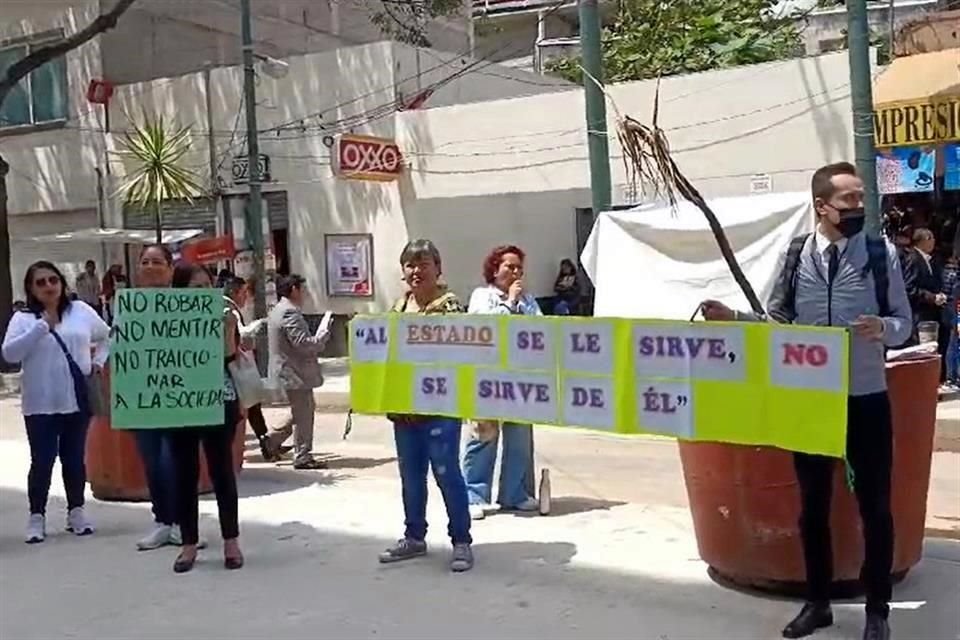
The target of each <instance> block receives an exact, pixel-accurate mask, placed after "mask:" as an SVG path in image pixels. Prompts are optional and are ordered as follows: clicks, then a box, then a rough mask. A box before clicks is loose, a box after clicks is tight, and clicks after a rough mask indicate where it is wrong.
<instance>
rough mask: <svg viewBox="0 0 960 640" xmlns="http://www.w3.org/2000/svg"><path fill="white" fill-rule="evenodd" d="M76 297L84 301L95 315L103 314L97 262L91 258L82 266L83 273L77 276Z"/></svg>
mask: <svg viewBox="0 0 960 640" xmlns="http://www.w3.org/2000/svg"><path fill="white" fill-rule="evenodd" d="M76 289H77V297H78V298H79V299H80V300H82V301H83V302H86V303H87V305H88V306H90V307H91V308H92V309H93V310H94V311H96V312H97V315H103V304H102V302H101V297H100V296H101V286H100V276H99V275H97V263H96V262H94V261H93V260H87V263H86V264H85V265H84V266H83V273H81V274H80V275H79V276H78V277H77V286H76Z"/></svg>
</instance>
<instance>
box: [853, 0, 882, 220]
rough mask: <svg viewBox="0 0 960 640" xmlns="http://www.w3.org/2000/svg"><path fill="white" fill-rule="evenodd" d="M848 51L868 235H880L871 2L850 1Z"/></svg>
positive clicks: (854, 135)
mask: <svg viewBox="0 0 960 640" xmlns="http://www.w3.org/2000/svg"><path fill="white" fill-rule="evenodd" d="M847 48H848V50H849V51H848V53H849V56H850V95H851V97H852V100H853V141H854V151H855V157H856V160H857V173H859V174H860V178H861V179H862V180H863V185H864V189H865V192H866V193H865V195H864V203H863V204H864V208H865V209H866V212H867V224H866V227H867V232H868V233H870V234H871V235H878V234H880V232H881V224H880V196H879V194H878V189H877V151H876V148H875V147H874V144H873V86H872V82H873V78H872V77H871V74H870V26H869V24H868V23H867V0H847Z"/></svg>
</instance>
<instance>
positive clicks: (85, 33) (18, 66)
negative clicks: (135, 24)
mask: <svg viewBox="0 0 960 640" xmlns="http://www.w3.org/2000/svg"><path fill="white" fill-rule="evenodd" d="M136 1H137V0H117V4H115V5H114V6H113V9H111V10H110V11H108V12H107V13H104V14H101V15H99V16H97V17H96V19H95V20H94V21H93V22H91V23H90V24H88V25H87V26H86V27H84V28H83V29H81V30H80V31H77V32H76V33H74V34H73V35H72V36H70V37H69V38H65V39H63V40H61V41H59V42H57V43H55V44H51V45H49V46H46V47H40V48H39V49H36V50H34V51H32V52H30V55H28V56H26V57H24V58H23V59H21V60H18V61H17V62H15V63H14V64H13V65H12V66H10V67H8V68H7V73H6V75H4V77H3V78H2V79H0V105H2V104H3V101H4V100H5V99H6V97H7V94H8V93H10V91H11V90H12V89H13V88H14V87H15V86H17V83H18V82H20V80H22V79H23V78H25V77H27V76H28V75H29V74H30V72H31V71H33V70H35V69H38V68H40V67H41V66H43V65H44V64H46V63H47V62H50V61H51V60H53V59H54V58H59V57H60V56H62V55H63V54H65V53H67V52H68V51H72V50H74V49H76V48H77V47H79V46H80V45H83V44H86V43H87V42H89V41H90V40H93V38H95V37H96V36H97V35H99V34H101V33H103V32H104V31H109V30H110V29H113V28H114V27H115V26H117V20H118V19H119V18H120V16H121V15H123V13H124V12H125V11H126V10H127V9H129V8H130V5H132V4H133V3H134V2H136Z"/></svg>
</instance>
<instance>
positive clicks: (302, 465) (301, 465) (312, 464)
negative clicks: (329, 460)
mask: <svg viewBox="0 0 960 640" xmlns="http://www.w3.org/2000/svg"><path fill="white" fill-rule="evenodd" d="M293 468H294V469H298V470H302V471H314V470H318V469H326V468H327V464H326V463H325V462H323V461H321V460H317V459H316V458H308V459H306V460H304V461H302V462H294V463H293Z"/></svg>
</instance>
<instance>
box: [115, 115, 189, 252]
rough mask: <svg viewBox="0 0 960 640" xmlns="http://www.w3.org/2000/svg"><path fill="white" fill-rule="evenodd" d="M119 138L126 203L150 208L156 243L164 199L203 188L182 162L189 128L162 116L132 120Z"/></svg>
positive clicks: (178, 197)
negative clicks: (126, 168) (124, 163)
mask: <svg viewBox="0 0 960 640" xmlns="http://www.w3.org/2000/svg"><path fill="white" fill-rule="evenodd" d="M132 126H133V128H132V129H130V130H129V131H127V132H125V133H124V135H123V137H122V138H121V139H120V142H119V145H120V148H121V150H120V151H119V152H118V155H119V156H120V157H122V158H124V159H125V160H127V161H129V164H130V165H132V171H129V172H128V173H127V175H126V176H125V177H124V179H123V181H122V183H121V185H120V190H119V191H120V193H121V194H123V195H124V197H125V200H126V202H127V204H133V205H136V206H139V207H142V208H143V209H153V214H154V223H155V225H156V232H157V243H158V244H159V243H160V242H161V241H162V238H163V234H162V232H161V215H162V208H163V202H164V201H165V200H171V199H172V200H187V201H189V202H192V200H193V197H194V196H195V195H197V194H199V193H201V192H202V191H203V188H202V187H201V186H200V185H199V177H198V175H197V173H196V171H194V170H193V169H191V168H189V167H187V166H184V164H183V159H184V157H185V156H186V155H187V153H189V152H190V149H191V144H190V128H189V127H181V126H180V125H178V124H176V123H173V122H168V121H167V120H166V119H165V118H164V117H163V116H159V117H157V118H151V117H149V116H147V115H146V114H144V117H143V121H142V122H140V123H134V124H133V125H132Z"/></svg>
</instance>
